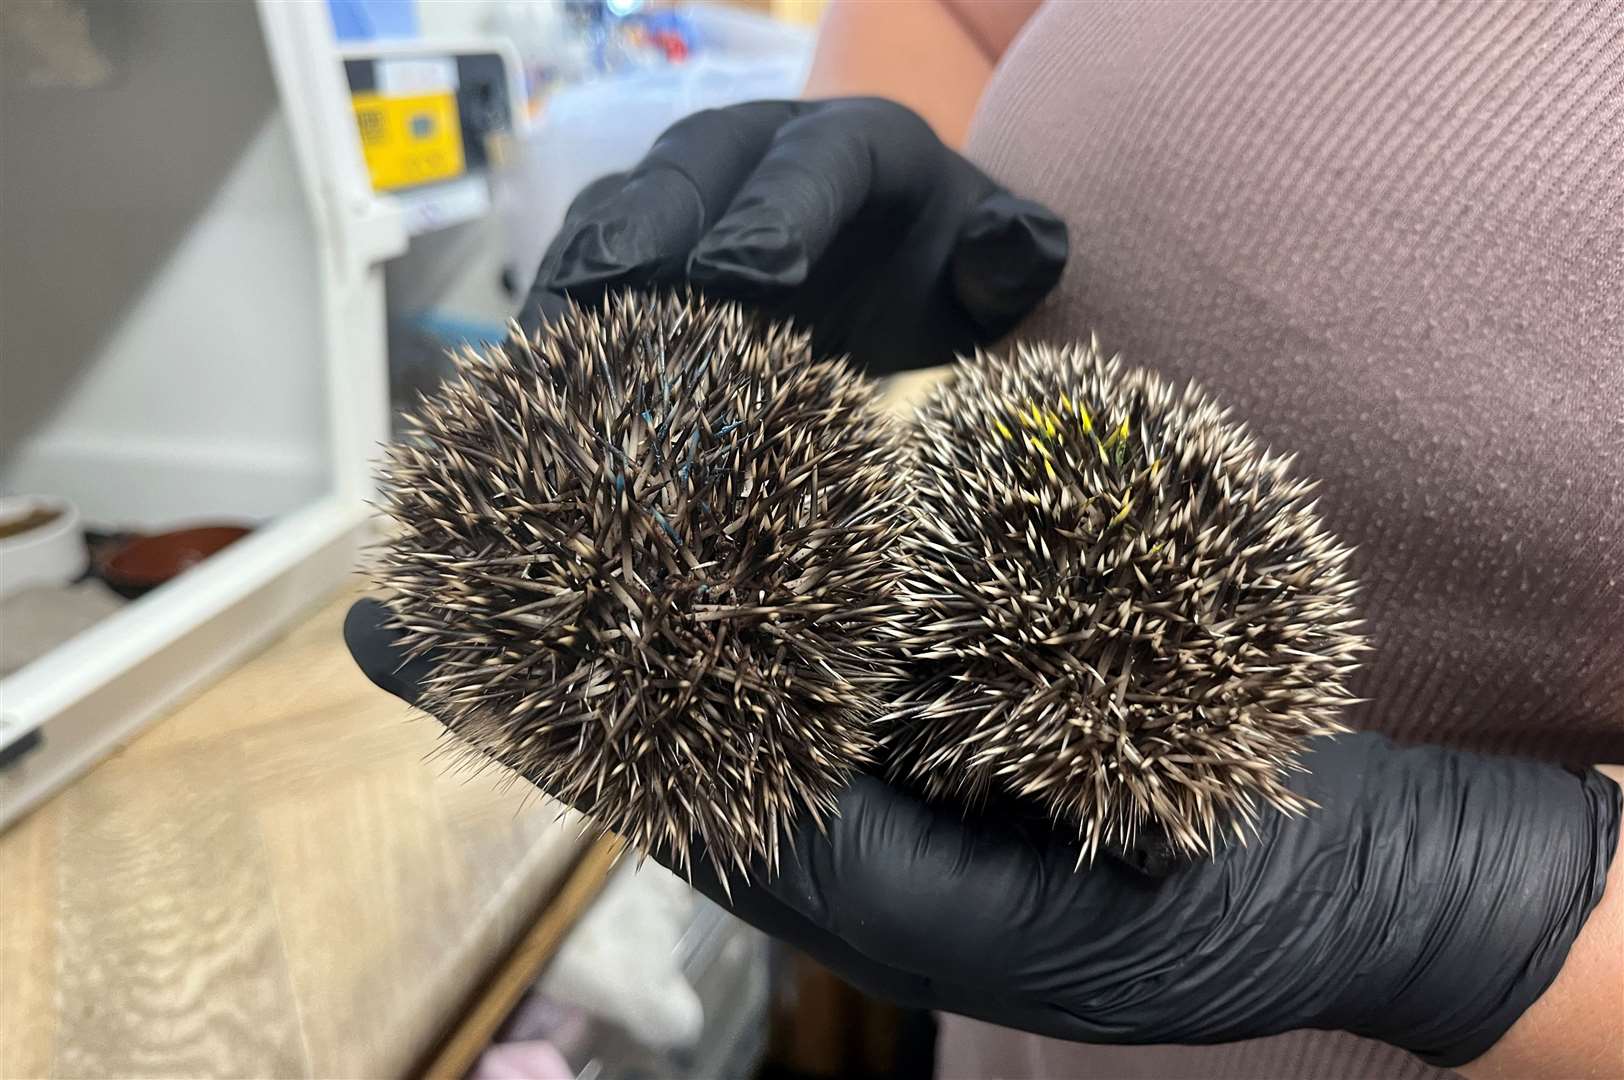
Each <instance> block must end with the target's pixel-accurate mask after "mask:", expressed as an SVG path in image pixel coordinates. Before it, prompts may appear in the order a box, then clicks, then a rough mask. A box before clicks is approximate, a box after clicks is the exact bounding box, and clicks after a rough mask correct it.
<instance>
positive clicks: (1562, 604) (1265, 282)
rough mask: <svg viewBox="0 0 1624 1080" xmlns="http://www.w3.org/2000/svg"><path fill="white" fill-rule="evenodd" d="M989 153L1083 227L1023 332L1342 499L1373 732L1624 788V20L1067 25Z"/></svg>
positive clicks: (1197, 6) (1170, 1069) (1200, 1059)
mask: <svg viewBox="0 0 1624 1080" xmlns="http://www.w3.org/2000/svg"><path fill="white" fill-rule="evenodd" d="M970 154H971V156H972V157H973V158H975V159H976V160H977V161H978V162H979V163H980V164H982V165H983V167H985V168H986V169H987V170H988V171H989V172H990V173H991V174H992V175H994V176H995V177H997V178H998V179H999V180H1001V181H1003V182H1004V183H1006V184H1008V185H1009V186H1010V187H1011V188H1012V189H1014V190H1015V191H1017V192H1019V193H1020V194H1023V195H1029V196H1032V197H1034V198H1036V199H1038V200H1040V201H1041V202H1043V203H1046V204H1047V205H1049V206H1050V207H1053V208H1054V209H1055V210H1056V211H1058V212H1059V213H1060V214H1061V215H1062V216H1063V217H1064V218H1065V219H1066V221H1067V223H1068V224H1069V226H1070V229H1071V244H1072V257H1071V262H1070V265H1069V266H1068V267H1067V269H1066V274H1065V277H1064V279H1063V281H1062V282H1061V285H1060V287H1059V288H1058V289H1057V290H1056V292H1055V293H1054V294H1053V295H1052V296H1051V297H1050V298H1049V299H1048V300H1047V301H1046V302H1045V303H1044V304H1043V306H1042V307H1041V308H1040V310H1039V311H1038V312H1037V313H1036V314H1035V315H1034V316H1033V317H1032V318H1031V319H1030V320H1029V321H1028V322H1027V324H1026V325H1024V326H1023V327H1022V328H1021V330H1020V333H1021V334H1022V335H1023V336H1027V337H1037V338H1049V339H1067V338H1074V337H1078V336H1080V335H1083V334H1085V333H1086V332H1087V331H1089V330H1091V329H1092V330H1096V331H1098V333H1099V335H1100V338H1101V341H1102V344H1104V345H1105V346H1106V347H1107V348H1108V349H1120V350H1122V352H1123V353H1124V354H1125V356H1126V358H1127V359H1128V360H1129V361H1130V362H1133V363H1138V364H1144V365H1148V366H1150V367H1154V368H1156V369H1158V370H1160V371H1162V372H1163V373H1165V374H1167V375H1170V376H1173V377H1175V378H1177V379H1180V380H1183V379H1189V378H1193V379H1196V380H1198V381H1199V382H1201V383H1202V384H1204V385H1205V386H1206V387H1207V389H1208V390H1210V391H1211V392H1212V393H1213V394H1214V395H1216V396H1217V397H1218V398H1220V399H1221V400H1222V401H1224V402H1226V403H1227V404H1229V405H1231V406H1232V407H1233V408H1234V410H1235V413H1236V414H1237V415H1238V416H1239V417H1240V418H1242V419H1244V420H1246V421H1247V422H1248V423H1249V424H1250V425H1251V426H1252V427H1253V429H1254V430H1255V431H1256V432H1258V433H1259V434H1260V435H1261V436H1262V437H1263V439H1264V440H1266V441H1267V442H1269V443H1271V444H1272V445H1273V446H1274V447H1275V448H1277V449H1281V450H1294V451H1298V452H1300V454H1301V458H1300V466H1299V467H1300V469H1301V471H1302V472H1303V473H1304V474H1306V475H1312V476H1318V477H1320V478H1321V479H1322V481H1323V485H1322V500H1321V506H1322V508H1323V511H1324V513H1325V515H1326V517H1327V519H1328V521H1329V523H1330V525H1331V527H1332V528H1333V529H1334V530H1335V531H1336V532H1337V533H1339V534H1340V535H1341V536H1342V537H1344V538H1345V539H1347V540H1348V541H1350V542H1352V543H1354V544H1356V545H1357V546H1358V552H1357V555H1356V570H1357V573H1358V575H1359V577H1360V578H1361V579H1362V581H1363V582H1364V583H1365V588H1364V592H1363V594H1362V598H1361V600H1360V607H1361V609H1362V613H1363V615H1364V616H1365V617H1366V619H1367V620H1368V624H1369V630H1370V632H1371V634H1372V637H1373V639H1374V644H1375V652H1374V653H1373V654H1372V656H1371V657H1370V659H1369V661H1368V663H1367V665H1366V668H1365V670H1364V672H1363V675H1362V677H1361V678H1360V680H1359V685H1358V687H1357V689H1358V692H1359V693H1360V695H1361V696H1362V697H1364V698H1367V699H1368V701H1367V702H1366V703H1365V704H1364V705H1363V706H1361V707H1360V708H1359V709H1358V710H1357V711H1356V713H1355V715H1354V717H1353V719H1354V722H1355V723H1357V724H1359V725H1361V726H1365V727H1373V728H1379V729H1381V730H1384V731H1387V732H1389V733H1391V734H1393V735H1395V736H1398V737H1400V738H1404V739H1412V740H1425V741H1429V742H1441V743H1448V744H1452V745H1460V746H1472V747H1475V748H1481V749H1487V750H1493V751H1501V752H1507V753H1525V754H1534V755H1540V756H1546V757H1555V758H1564V759H1570V760H1579V761H1587V762H1602V761H1607V762H1624V5H1620V4H1618V3H1616V2H1600V3H1595V4H1591V5H1586V4H1580V3H1560V2H1552V3H1529V4H1499V3H1486V2H1485V3H1476V2H1461V3H1452V4H1424V3H1388V2H1383V3H1330V2H1321V3H1312V2H1311V3H1296V2H1278V3H1266V4H1250V3H1241V2H1232V0H1220V2H1217V3H1191V4H1184V3H1170V2H1165V0H1115V2H1112V0H1105V2H1087V0H1051V2H1050V3H1049V4H1047V5H1046V6H1045V7H1043V8H1042V9H1041V10H1040V11H1039V12H1038V13H1037V15H1035V16H1034V18H1033V20H1032V21H1031V22H1030V23H1029V24H1028V25H1027V27H1026V29H1025V30H1024V31H1023V32H1022V34H1021V36H1020V37H1019V38H1018V39H1017V40H1016V42H1015V43H1014V44H1013V46H1012V47H1011V49H1010V51H1009V53H1008V54H1007V55H1006V56H1005V58H1004V60H1003V62H1002V63H1001V65H1000V67H999V69H998V72H997V74H996V75H995V77H994V79H993V82H992V84H991V86H990V87H989V89H988V91H987V94H986V96H985V97H984V99H983V101H982V105H981V109H980V112H979V113H978V115H977V118H976V122H975V125H974V128H973V131H972V135H971V143H970ZM1529 872H1530V873H1531V874H1537V873H1538V872H1539V869H1538V867H1532V866H1531V867H1529ZM938 1060H939V1067H938V1071H939V1073H940V1075H942V1076H944V1077H978V1078H980V1077H992V1076H1042V1077H1047V1078H1050V1080H1055V1078H1067V1080H1070V1078H1082V1077H1095V1078H1111V1080H1118V1078H1126V1077H1157V1078H1169V1077H1184V1076H1190V1077H1202V1078H1219V1077H1269V1078H1277V1077H1278V1078H1283V1077H1324V1078H1329V1077H1338V1078H1343V1077H1372V1076H1380V1077H1422V1076H1428V1075H1445V1074H1441V1073H1440V1074H1435V1073H1434V1071H1433V1070H1431V1069H1429V1068H1427V1067H1426V1066H1423V1065H1421V1064H1420V1063H1419V1062H1417V1061H1416V1060H1415V1059H1413V1058H1410V1057H1409V1056H1408V1055H1406V1054H1404V1053H1402V1052H1400V1051H1397V1050H1393V1049H1391V1048H1388V1047H1385V1046H1382V1045H1380V1044H1376V1043H1373V1042H1368V1041H1366V1040H1361V1039H1357V1038H1354V1037H1352V1036H1348V1035H1345V1034H1331V1033H1322V1032H1298V1033H1294V1034H1291V1035H1285V1036H1280V1037H1277V1038H1271V1039H1261V1040H1255V1041H1252V1042H1248V1043H1238V1044H1233V1045H1231V1046H1224V1047H1207V1048H1170V1047H1169V1048H1164V1047H1156V1048H1132V1047H1126V1048H1124V1047H1118V1048H1105V1047H1089V1046H1079V1045H1076V1044H1063V1043H1057V1042H1052V1041H1047V1040H1040V1039H1036V1038H1034V1037H1031V1036H1024V1035H1017V1034H1015V1033H1013V1032H1004V1031H1000V1030H999V1029H996V1028H991V1027H989V1026H987V1025H979V1024H972V1023H971V1022H969V1021H962V1020H958V1019H953V1018H949V1019H948V1020H947V1021H946V1023H945V1025H944V1028H943V1032H942V1038H941V1043H940V1051H939V1054H938Z"/></svg>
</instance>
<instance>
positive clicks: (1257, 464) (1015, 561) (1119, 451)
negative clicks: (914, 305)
mask: <svg viewBox="0 0 1624 1080" xmlns="http://www.w3.org/2000/svg"><path fill="white" fill-rule="evenodd" d="M915 457H916V467H917V475H916V477H915V483H916V485H917V492H916V502H917V510H916V513H917V522H916V527H915V528H914V529H912V530H910V533H909V535H908V537H907V539H906V541H905V548H906V550H907V552H908V555H909V559H910V562H911V566H912V569H911V571H910V574H909V577H908V580H907V584H906V586H905V589H904V595H905V599H906V604H907V607H908V608H909V611H910V624H911V626H912V629H911V631H910V633H909V635H908V637H907V640H906V642H905V647H906V651H908V652H909V653H910V654H911V655H912V657H913V658H914V659H915V660H917V661H920V662H922V663H923V664H924V665H925V673H924V681H923V682H922V683H921V684H920V685H918V686H915V687H913V688H911V689H909V690H908V691H906V692H905V694H904V695H903V698H902V703H901V706H900V708H899V710H898V719H899V720H900V722H901V727H900V729H899V730H898V731H897V732H896V733H895V735H894V737H893V742H894V748H895V749H894V754H893V768H894V771H895V772H896V773H897V774H899V775H900V776H902V777H904V778H907V779H909V780H912V781H914V782H916V783H918V784H919V785H921V786H922V787H923V788H924V789H925V790H926V791H927V792H928V793H930V794H936V795H952V796H957V797H959V798H961V799H967V800H969V801H971V802H974V801H978V800H980V799H981V798H983V797H985V796H987V795H989V794H994V793H1002V794H1005V795H1010V796H1015V797H1018V798H1025V799H1030V800H1033V801H1036V802H1037V803H1039V804H1041V805H1042V806H1043V807H1045V808H1046V809H1047V810H1048V812H1049V814H1050V816H1051V817H1052V818H1053V819H1055V820H1057V821H1059V822H1061V823H1063V824H1065V825H1066V826H1067V827H1069V828H1072V829H1075V830H1076V833H1077V835H1078V837H1079V840H1080V842H1081V844H1082V850H1083V857H1084V858H1087V857H1089V856H1091V855H1092V853H1093V852H1094V851H1095V850H1097V849H1098V848H1099V847H1101V846H1104V847H1107V848H1109V849H1112V850H1117V851H1124V850H1127V849H1129V848H1131V847H1132V846H1133V845H1134V842H1135V840H1136V838H1137V837H1139V836H1140V834H1145V833H1149V834H1152V835H1151V839H1152V842H1153V844H1155V845H1159V844H1160V842H1161V841H1163V840H1165V841H1166V842H1169V843H1170V844H1171V845H1172V847H1173V848H1174V849H1175V850H1176V851H1179V852H1181V853H1182V854H1184V855H1186V856H1188V855H1195V854H1200V853H1203V852H1208V851H1211V850H1212V849H1213V846H1214V844H1215V842H1216V840H1217V837H1218V835H1219V834H1220V833H1221V832H1228V831H1234V832H1237V833H1240V832H1242V831H1243V830H1244V828H1245V824H1246V822H1247V821H1248V820H1251V819H1253V817H1254V815H1255V814H1256V813H1257V811H1258V809H1259V807H1260V806H1261V805H1264V804H1267V805H1272V806H1274V807H1276V808H1278V809H1280V810H1284V811H1287V812H1293V811H1300V810H1302V809H1304V804H1303V803H1302V801H1301V800H1300V799H1299V798H1298V797H1297V796H1296V795H1295V794H1293V793H1292V792H1291V790H1290V789H1289V788H1288V787H1287V786H1286V784H1285V783H1284V779H1285V774H1286V773H1287V772H1288V771H1289V770H1291V769H1292V768H1293V767H1295V764H1296V761H1297V758H1298V756H1299V754H1300V753H1301V751H1302V749H1303V747H1304V744H1305V742H1306V740H1307V739H1308V738H1309V737H1311V736H1314V735H1321V734H1327V733H1332V732H1335V731H1338V730H1342V728H1341V725H1340V723H1339V721H1338V713H1339V711H1340V709H1341V707H1342V706H1343V705H1344V704H1345V703H1346V701H1347V697H1348V691H1347V689H1346V681H1347V678H1348V676H1349V674H1350V673H1351V671H1352V670H1353V667H1354V664H1355V657H1356V655H1357V654H1358V653H1359V652H1360V651H1361V650H1362V649H1363V648H1364V644H1363V641H1362V639H1361V638H1360V637H1359V635H1358V633H1357V632H1356V624H1355V621H1354V617H1353V612H1352V608H1351V604H1350V600H1351V596H1352V594H1353V591H1354V584H1353V581H1352V580H1351V579H1350V578H1349V576H1348V575H1347V573H1346V572H1345V564H1346V561H1347V558H1348V554H1349V551H1348V549H1347V548H1345V547H1343V546H1341V545H1340V544H1338V543H1337V542H1336V540H1335V539H1334V538H1333V537H1332V536H1331V535H1330V534H1329V533H1328V532H1327V531H1326V529H1325V527H1324V525H1323V524H1322V522H1321V520H1320V518H1319V516H1318V514H1317V513H1316V512H1315V509H1314V507H1313V505H1312V503H1311V502H1310V499H1309V495H1310V492H1311V490H1312V488H1313V484H1312V483H1310V482H1308V481H1305V480H1303V479H1300V478H1297V477H1294V476H1292V475H1291V474H1290V472H1289V460H1288V459H1286V458H1283V457H1279V456H1275V455H1272V454H1270V453H1268V452H1266V451H1265V450H1264V449H1262V448H1261V447H1259V446H1258V445H1257V443H1256V442H1255V441H1254V440H1253V439H1252V437H1251V436H1250V435H1249V434H1248V433H1247V431H1246V429H1245V428H1244V427H1242V426H1240V425H1238V424H1235V423H1233V422H1231V421H1229V420H1228V419H1227V417H1226V415H1225V413H1224V412H1223V411H1222V410H1221V409H1220V408H1219V407H1218V406H1217V405H1216V404H1214V403H1213V402H1212V401H1211V400H1210V399H1209V398H1207V397H1206V396H1205V395H1204V394H1202V393H1201V392H1200V391H1199V390H1197V389H1195V388H1193V387H1192V388H1190V389H1188V390H1185V391H1183V392H1179V391H1175V389H1174V388H1173V387H1172V386H1171V385H1169V384H1168V383H1167V382H1166V381H1165V380H1163V379H1161V378H1160V377H1158V376H1156V375H1154V374H1152V373H1150V372H1147V371H1143V370H1129V369H1126V368H1124V367H1123V365H1122V364H1121V362H1120V361H1119V360H1118V359H1116V358H1112V359H1109V360H1107V359H1105V358H1103V357H1102V356H1101V355H1100V354H1099V351H1098V347H1097V345H1094V344H1090V345H1087V346H1082V345H1077V346H1067V347H1065V348H1049V347H1046V346H1019V347H1018V348H1017V349H1016V351H1015V353H1014V354H1013V355H1012V356H1008V357H997V356H981V357H978V358H976V359H975V360H971V361H965V362H963V363H961V364H960V365H959V367H958V368H957V369H956V370H955V372H954V373H953V375H952V377H951V378H950V379H949V381H948V382H947V384H946V385H945V386H944V387H942V388H941V389H939V390H937V391H936V393H935V394H934V396H933V397H932V398H931V399H930V401H929V402H928V403H927V404H926V406H925V408H924V409H923V411H922V412H921V414H920V416H919V420H918V424H917V432H916V455H915Z"/></svg>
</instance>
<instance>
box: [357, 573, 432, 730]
mask: <svg viewBox="0 0 1624 1080" xmlns="http://www.w3.org/2000/svg"><path fill="white" fill-rule="evenodd" d="M393 618H394V615H393V613H392V612H391V611H390V610H389V609H388V608H387V607H385V606H384V605H383V604H382V603H380V602H379V601H377V600H374V599H372V598H370V597H368V598H366V599H362V600H357V601H356V602H355V603H353V604H351V605H350V610H349V613H348V614H346V615H345V616H344V644H345V645H347V646H348V647H349V650H350V656H351V657H353V658H354V659H355V663H356V666H357V667H359V668H360V669H361V671H362V673H363V674H364V675H366V677H367V678H368V679H371V680H372V682H373V684H374V685H375V686H377V687H378V688H379V689H382V690H387V691H388V692H389V693H391V694H393V695H395V696H396V697H398V698H400V699H401V700H402V701H404V702H406V703H407V704H408V705H416V704H417V703H418V700H419V698H420V697H421V696H422V692H423V689H422V688H423V681H424V680H425V679H427V678H428V676H429V674H430V673H431V672H432V671H433V670H434V661H433V659H432V658H431V657H428V656H419V657H415V658H409V657H407V655H406V652H405V650H404V649H402V648H401V647H400V644H399V642H400V638H401V636H402V634H403V631H401V630H398V629H396V628H394V627H393V626H391V625H390V622H391V620H392V619H393Z"/></svg>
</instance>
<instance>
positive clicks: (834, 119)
mask: <svg viewBox="0 0 1624 1080" xmlns="http://www.w3.org/2000/svg"><path fill="white" fill-rule="evenodd" d="M932 150H934V151H935V152H936V153H935V154H934V155H932V154H931V153H930V151H932ZM940 153H941V146H940V144H939V143H938V142H937V141H936V138H935V136H934V135H933V134H931V131H930V128H929V127H928V126H927V125H926V124H925V122H924V121H923V120H921V119H919V117H918V116H916V115H914V114H913V113H912V112H910V111H908V110H907V109H905V108H903V107H902V106H900V105H897V104H895V103H894V102H889V101H883V100H880V99H877V98H873V99H870V98H862V99H857V98H854V99H851V100H849V101H841V102H834V103H829V104H827V105H826V106H825V107H824V108H821V109H818V110H816V111H814V112H808V113H806V114H805V115H803V116H801V117H800V118H799V119H796V120H793V121H791V122H790V123H787V124H785V125H784V126H783V127H782V128H781V129H779V131H778V133H777V136H776V137H775V138H774V139H773V142H772V146H771V147H770V148H769V149H768V150H767V151H766V153H765V155H764V156H763V157H762V159H761V164H760V165H759V166H758V167H757V168H756V170H755V171H754V172H753V173H752V174H751V175H750V178H749V179H748V180H746V181H745V182H744V185H743V186H742V187H741V188H740V189H739V192H738V194H737V195H736V196H735V197H734V199H733V201H732V203H731V204H730V205H729V206H728V208H727V212H726V213H725V214H724V215H723V216H722V218H721V220H720V221H718V222H717V223H716V225H715V226H714V227H713V228H712V229H711V230H710V231H709V232H707V233H706V234H705V236H704V238H703V239H701V240H700V241H699V245H698V246H697V247H696V248H695V249H694V253H693V256H692V258H690V259H689V261H688V276H689V278H690V279H691V280H693V281H694V282H695V283H696V284H699V285H701V286H705V287H707V288H711V289H715V290H717V291H720V292H723V293H725V294H727V295H733V296H741V297H746V298H750V299H761V298H766V297H769V296H774V295H778V294H782V293H784V292H787V291H788V290H791V289H794V288H797V287H799V286H800V285H802V284H804V283H805V282H806V280H807V277H808V275H809V274H810V272H811V267H812V266H813V264H815V263H816V262H817V261H818V259H819V258H820V257H822V255H823V253H824V252H825V251H826V250H827V249H828V247H829V245H830V244H831V243H832V242H833V241H834V240H835V238H836V236H837V235H838V234H839V233H840V231H841V230H842V229H844V228H846V227H847V226H848V225H850V224H851V223H852V221H853V220H854V219H855V218H856V217H857V215H858V213H859V212H860V211H863V210H864V209H865V208H867V207H869V206H870V205H873V206H875V207H876V208H878V209H883V210H884V211H885V212H887V213H890V214H893V215H904V216H905V215H907V214H909V213H911V212H912V211H913V209H914V206H915V205H917V203H919V202H921V201H923V200H924V199H925V198H928V196H929V194H930V191H931V183H932V180H933V179H934V178H932V177H930V176H926V175H922V168H921V163H924V162H928V161H930V160H931V159H932V157H933V156H935V157H939V156H940ZM910 204H912V205H910Z"/></svg>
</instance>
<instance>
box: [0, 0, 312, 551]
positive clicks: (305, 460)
mask: <svg viewBox="0 0 1624 1080" xmlns="http://www.w3.org/2000/svg"><path fill="white" fill-rule="evenodd" d="M92 10H93V11H94V10H95V9H92ZM104 30H106V31H107V32H110V33H115V34H117V35H118V36H119V39H120V41H119V43H120V45H121V46H122V48H120V49H119V50H118V53H119V55H120V56H121V58H122V65H123V70H122V71H121V72H120V73H119V75H118V76H117V77H116V78H115V79H114V81H113V82H112V83H111V84H110V85H108V86H106V87H103V88H98V89H95V90H33V89H29V88H26V87H23V86H20V85H18V84H17V83H15V82H12V81H9V77H7V79H8V81H6V82H4V83H3V84H0V91H3V96H0V107H3V116H0V133H3V134H0V138H3V140H4V141H3V152H0V489H4V490H6V491H30V492H48V493H53V494H59V495H65V496H67V497H68V498H71V499H73V500H75V501H76V502H78V503H79V504H80V506H81V508H82V510H83V512H84V514H85V516H86V518H87V520H89V521H91V522H93V523H96V524H101V525H117V526H136V527H156V526H160V525H167V524H172V523H174V522H176V521H183V520H186V519H195V518H200V517H217V516H228V517H243V518H248V519H255V520H259V519H263V518H266V517H269V516H272V515H274V514H278V513H282V512H285V511H287V510H290V509H293V508H295V507H297V506H299V505H301V504H303V503H305V502H307V501H309V500H310V499H312V498H314V497H315V496H317V495H319V494H320V493H322V492H323V491H324V490H325V489H326V487H327V477H326V469H325V466H324V464H323V463H324V461H325V460H326V454H327V451H326V439H327V433H326V420H325V415H326V412H325V400H324V391H323V384H322V367H321V364H322V353H321V341H320V336H319V335H320V325H319V309H318V306H317V305H318V301H319V294H318V282H317V278H316V268H317V264H316V258H315V253H314V250H313V246H312V245H313V243H314V240H313V235H312V231H311V228H310V223H309V218H308V213H307V210H306V207H305V203H304V197H303V193H302V191H301V189H300V187H299V184H298V180H297V175H296V173H295V171H294V163H293V158H292V150H291V146H290V144H289V140H288V135H287V131H286V127H285V124H284V123H283V121H282V119H281V117H280V116H279V115H278V113H277V105H276V94H275V89H274V86H273V84H272V82H271V77H270V72H269V67H268V64H267V61H266V59H265V52H264V43H263V41H262V39H261V36H260V31H259V25H258V20H257V16H256V14H255V11H254V8H253V6H252V5H251V4H249V3H246V2H240V0H231V2H219V3H193V2H189V0H142V2H140V3H133V4H128V5H121V6H120V11H119V13H118V16H117V21H116V22H115V23H114V24H113V25H112V26H111V27H104Z"/></svg>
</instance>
